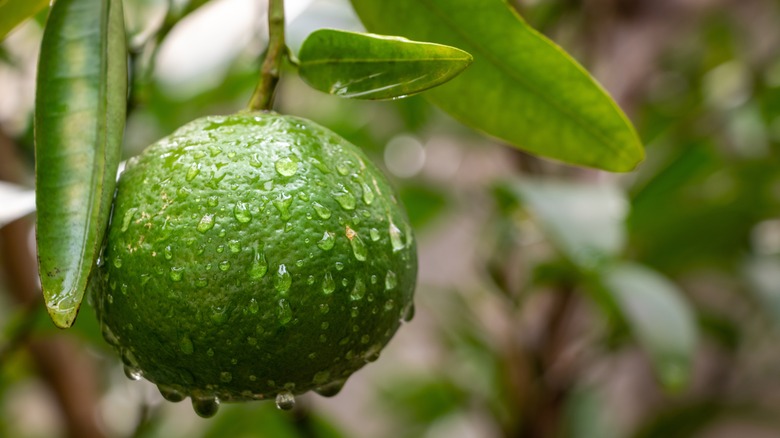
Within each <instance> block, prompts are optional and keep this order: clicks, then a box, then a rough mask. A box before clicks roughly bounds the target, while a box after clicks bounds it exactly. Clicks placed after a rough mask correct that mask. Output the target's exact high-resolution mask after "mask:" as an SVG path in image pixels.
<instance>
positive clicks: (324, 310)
mask: <svg viewBox="0 0 780 438" xmlns="http://www.w3.org/2000/svg"><path fill="white" fill-rule="evenodd" d="M328 312H330V306H329V305H328V303H322V304H320V313H322V314H323V315H327V314H328ZM323 324H326V323H324V322H323Z"/></svg>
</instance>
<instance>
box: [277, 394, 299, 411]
mask: <svg viewBox="0 0 780 438" xmlns="http://www.w3.org/2000/svg"><path fill="white" fill-rule="evenodd" d="M276 407H277V408H279V409H281V410H283V411H289V410H290V409H292V408H294V407H295V396H294V395H293V394H292V392H290V391H282V392H280V393H279V394H276Z"/></svg>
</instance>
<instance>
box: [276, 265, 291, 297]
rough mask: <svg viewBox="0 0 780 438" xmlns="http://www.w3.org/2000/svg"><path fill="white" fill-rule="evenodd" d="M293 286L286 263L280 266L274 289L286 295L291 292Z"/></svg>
mask: <svg viewBox="0 0 780 438" xmlns="http://www.w3.org/2000/svg"><path fill="white" fill-rule="evenodd" d="M291 285H292V277H291V276H290V273H289V272H287V266H285V265H284V263H282V264H280V265H279V270H278V271H276V279H274V288H275V289H276V291H277V292H279V293H285V292H287V291H288V290H290V286H291Z"/></svg>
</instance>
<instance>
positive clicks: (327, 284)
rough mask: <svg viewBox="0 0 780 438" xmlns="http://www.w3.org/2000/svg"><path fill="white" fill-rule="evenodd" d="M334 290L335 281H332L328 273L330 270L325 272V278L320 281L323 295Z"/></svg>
mask: <svg viewBox="0 0 780 438" xmlns="http://www.w3.org/2000/svg"><path fill="white" fill-rule="evenodd" d="M334 290H336V282H335V281H333V276H332V275H330V272H326V273H325V280H323V281H322V292H323V293H325V295H330V294H332V293H333V291H334Z"/></svg>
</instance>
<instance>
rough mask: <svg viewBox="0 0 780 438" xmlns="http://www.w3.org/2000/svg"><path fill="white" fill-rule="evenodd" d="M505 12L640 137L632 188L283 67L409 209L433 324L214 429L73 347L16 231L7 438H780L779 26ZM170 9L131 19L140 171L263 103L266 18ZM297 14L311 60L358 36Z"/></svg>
mask: <svg viewBox="0 0 780 438" xmlns="http://www.w3.org/2000/svg"><path fill="white" fill-rule="evenodd" d="M510 3H512V4H513V6H514V7H515V8H516V9H517V10H518V11H519V12H520V13H521V14H522V15H523V16H524V17H525V18H526V19H527V20H528V21H529V22H530V23H531V24H532V25H533V26H534V27H536V28H537V29H539V30H540V31H542V32H543V33H544V34H546V35H548V36H549V37H551V38H552V39H553V40H555V41H556V42H558V43H559V44H560V45H561V46H563V47H564V48H565V49H566V50H567V51H569V52H570V53H572V54H573V55H574V56H575V57H576V58H577V59H578V60H579V61H580V62H582V63H583V64H584V65H585V66H586V67H587V68H588V69H589V70H590V71H591V72H593V74H594V75H595V76H596V77H597V78H598V79H599V80H600V81H601V83H602V84H603V85H604V86H605V87H606V88H607V89H608V90H609V91H610V92H611V93H612V95H613V96H614V97H615V99H616V100H617V101H618V102H619V104H620V105H621V106H622V107H623V108H624V109H625V111H626V112H627V113H628V114H629V115H630V117H631V118H632V120H633V121H634V123H635V124H636V126H637V129H638V130H639V132H640V136H641V137H642V139H643V140H644V142H645V144H646V146H647V159H646V161H645V162H644V163H643V164H642V165H641V166H640V167H639V168H638V169H637V170H636V171H635V172H632V173H630V174H622V175H618V174H608V173H604V172H599V171H593V170H586V169H579V168H573V167H567V166H563V165H560V164H557V163H554V162H550V161H545V160H540V159H538V158H534V157H531V156H528V155H526V154H523V153H521V152H518V151H517V150H515V149H512V148H509V147H506V146H504V145H501V144H499V143H497V142H495V141H492V140H490V139H488V138H485V137H484V136H481V135H480V134H478V133H476V132H474V131H471V130H470V129H468V128H465V127H463V126H462V125H460V124H458V123H457V122H455V121H454V120H452V119H451V118H449V117H448V116H446V115H445V114H443V113H442V112H440V111H439V110H437V109H436V108H435V107H433V106H431V105H430V104H428V103H427V102H426V100H425V99H424V97H421V96H417V97H412V98H408V99H404V100H398V101H393V102H357V101H348V100H342V99H339V98H337V97H333V96H328V95H325V94H322V93H319V92H316V91H314V90H312V89H310V88H308V87H307V86H306V85H305V84H303V83H302V82H301V81H300V79H298V78H297V77H296V75H295V73H294V70H293V68H292V67H289V71H287V72H286V74H285V76H284V77H283V80H282V84H281V88H280V90H279V95H278V97H277V109H278V110H279V111H281V112H285V113H290V114H295V115H299V116H303V117H307V118H310V119H312V120H314V121H316V122H318V123H321V124H323V125H325V126H328V127H330V128H331V129H333V130H335V131H336V132H338V133H339V134H341V135H343V136H344V137H346V138H347V139H349V140H350V141H352V142H354V143H355V144H357V145H360V146H361V147H362V148H364V149H365V150H366V151H367V153H369V155H370V156H371V157H372V158H373V159H374V160H375V161H376V162H377V163H378V164H380V165H381V166H382V167H384V168H385V169H386V170H387V171H388V173H389V174H390V175H391V177H392V178H393V180H394V182H395V183H396V186H397V187H398V190H399V192H400V195H401V197H402V198H403V201H404V203H405V205H406V207H407V210H408V213H409V216H410V218H411V220H412V223H413V225H414V226H415V232H416V234H417V237H418V242H419V251H420V277H419V284H418V289H417V293H416V303H417V314H416V317H415V318H414V320H413V321H412V322H411V323H409V324H406V325H405V326H404V327H402V329H401V330H400V331H399V333H398V334H397V335H396V337H395V338H394V339H393V341H392V342H391V343H390V345H389V346H388V347H387V349H386V350H385V351H383V353H382V356H383V358H382V360H379V361H378V362H376V363H374V364H371V365H370V366H367V367H366V368H365V369H364V370H362V371H361V372H359V373H357V375H355V376H354V377H353V378H352V379H350V381H349V382H348V384H347V385H346V387H345V388H344V390H343V391H342V392H341V393H340V394H339V395H338V396H336V397H335V398H333V399H323V398H320V397H318V396H316V395H306V396H304V397H301V399H300V402H299V404H298V406H297V407H296V409H295V410H294V411H292V412H282V411H277V410H276V409H275V407H274V406H273V404H271V403H251V404H245V405H230V406H225V407H224V408H223V409H221V410H220V412H219V414H218V415H217V416H216V417H215V418H214V419H211V420H203V419H201V418H199V417H197V416H196V415H195V414H194V413H193V412H192V409H191V408H190V406H188V404H187V403H180V404H171V403H167V402H163V401H162V398H161V397H160V395H159V394H158V393H157V392H156V389H155V388H154V386H153V385H151V384H148V383H146V382H143V381H142V382H131V381H129V380H127V379H126V378H125V377H124V375H123V373H122V369H121V364H120V363H119V361H117V360H115V358H114V357H113V355H111V354H110V352H109V351H108V349H107V347H106V345H105V344H104V342H103V341H102V339H101V337H100V334H99V333H100V332H99V329H98V327H97V323H96V321H95V316H94V313H93V310H92V309H91V308H89V306H86V308H84V309H83V310H82V312H81V313H80V316H79V319H78V321H77V323H76V325H75V327H74V328H73V329H70V330H68V331H59V330H56V329H55V328H54V326H53V324H51V322H50V321H49V320H48V317H47V316H46V314H45V311H44V306H43V305H42V303H41V298H40V296H39V295H40V294H39V291H38V285H37V276H36V272H35V262H34V254H32V252H31V251H32V250H31V248H33V247H34V244H33V242H34V241H33V218H32V217H30V216H27V217H25V218H23V219H20V220H16V221H13V222H7V219H5V216H8V215H0V219H2V222H0V224H2V225H4V226H2V228H0V262H1V263H2V268H3V269H2V270H0V271H1V272H0V292H1V293H0V336H1V338H0V413H1V414H0V436H8V437H24V438H28V437H29V438H33V437H36V438H37V437H58V436H62V437H65V436H68V437H87V438H89V437H104V436H105V437H139V438H140V437H222V436H230V437H391V436H392V437H397V436H402V437H431V438H438V437H501V436H513V437H521V436H522V437H559V436H560V437H563V436H565V437H607V438H608V437H692V436H695V437H748V436H749V437H774V436H778V435H779V434H780V421H779V420H778V418H780V408H779V407H780V403H779V402H780V399H778V394H780V375H779V374H778V373H777V372H776V370H777V369H778V368H780V349H778V347H777V344H778V341H780V339H779V338H780V337H779V336H778V323H780V156H779V155H780V27H778V26H777V23H778V22H780V5H779V4H778V3H777V2H776V1H773V0H516V1H514V2H510ZM168 6H169V4H168V2H166V1H164V0H127V1H125V10H126V19H127V23H128V32H129V36H130V44H131V49H132V64H131V72H132V85H133V87H132V94H131V96H130V108H129V113H128V114H129V119H128V125H127V130H126V142H125V146H126V147H125V152H124V153H125V157H130V156H133V155H135V154H137V153H139V152H140V151H141V150H142V149H143V147H145V146H146V145H147V144H149V143H151V142H152V141H154V140H156V139H158V138H159V137H161V136H164V135H167V134H168V133H170V132H171V131H172V130H174V129H175V128H176V127H178V126H180V125H182V124H184V123H186V122H188V121H190V120H192V119H194V118H196V117H199V116H201V115H206V114H222V113H230V112H234V111H237V110H239V109H241V108H243V107H244V105H245V104H246V101H247V100H248V99H249V96H250V94H251V90H252V88H253V87H254V84H255V81H256V79H257V75H258V67H259V59H260V58H261V55H262V52H263V50H264V46H265V43H266V37H265V33H266V29H265V27H264V26H265V24H264V23H265V12H264V6H265V5H264V2H262V1H260V2H258V1H251V0H211V1H207V0H192V1H191V2H186V1H184V2H181V1H174V2H171V7H172V9H170V10H169V9H168ZM201 6H202V7H201ZM287 9H288V20H289V24H288V29H287V32H288V43H289V44H290V46H291V48H292V50H293V52H295V51H297V49H298V47H299V46H300V43H301V42H302V41H303V39H304V38H305V36H306V35H307V34H308V33H310V32H311V31H312V30H314V29H317V28H321V27H333V28H340V29H349V30H360V29H361V25H360V23H359V21H358V20H357V18H356V17H355V15H354V13H353V12H352V10H351V8H350V5H349V2H348V1H346V0H287ZM44 21H45V12H43V13H41V14H39V16H38V17H36V19H35V20H31V21H29V22H27V23H25V24H24V25H23V26H21V27H19V28H17V29H16V30H15V31H14V32H13V33H12V34H11V35H10V36H9V37H8V38H7V39H6V40H5V41H4V42H3V43H2V45H0V180H3V181H6V182H11V183H13V184H14V186H9V185H7V184H5V185H3V186H0V189H2V190H0V195H2V197H3V200H4V206H3V207H2V208H0V209H7V211H10V209H11V206H14V205H17V204H19V203H24V202H25V201H24V200H25V199H29V196H28V195H29V191H24V190H19V189H18V187H20V186H21V187H27V188H29V187H30V185H31V181H32V175H33V166H34V165H33V156H32V150H33V146H32V140H33V139H32V134H31V132H32V126H31V110H32V104H33V100H34V99H33V96H34V77H35V61H36V58H37V46H38V45H39V44H40V37H41V25H42V23H43V22H44ZM495 111H497V112H499V111H501V108H495ZM6 187H9V188H8V189H6ZM25 196H28V198H24V197H25ZM9 215H10V213H9ZM6 222H7V223H6Z"/></svg>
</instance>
